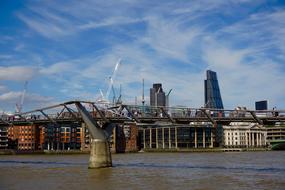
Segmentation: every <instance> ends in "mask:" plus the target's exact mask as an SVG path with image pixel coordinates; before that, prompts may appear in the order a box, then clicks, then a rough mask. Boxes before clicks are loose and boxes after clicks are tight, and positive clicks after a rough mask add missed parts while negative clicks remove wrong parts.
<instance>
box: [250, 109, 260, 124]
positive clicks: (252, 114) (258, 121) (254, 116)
mask: <svg viewBox="0 0 285 190" xmlns="http://www.w3.org/2000/svg"><path fill="white" fill-rule="evenodd" d="M249 113H250V114H251V116H252V117H253V119H254V120H255V121H257V123H258V124H260V125H262V124H263V121H262V120H261V119H259V118H258V117H257V116H256V114H255V112H254V111H249Z"/></svg>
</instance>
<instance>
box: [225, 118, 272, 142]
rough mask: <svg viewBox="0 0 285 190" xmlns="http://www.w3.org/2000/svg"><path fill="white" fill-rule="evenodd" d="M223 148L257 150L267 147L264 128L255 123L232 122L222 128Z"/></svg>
mask: <svg viewBox="0 0 285 190" xmlns="http://www.w3.org/2000/svg"><path fill="white" fill-rule="evenodd" d="M223 131H224V147H226V148H257V147H266V146H267V140H266V138H267V132H266V128H265V127H263V126H262V125H259V124H256V123H247V122H232V123H231V124H230V125H229V126H223Z"/></svg>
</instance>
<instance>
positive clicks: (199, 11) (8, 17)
mask: <svg viewBox="0 0 285 190" xmlns="http://www.w3.org/2000/svg"><path fill="white" fill-rule="evenodd" d="M119 59H121V64H120V66H119V68H118V71H117V74H116V77H115V78H114V89H115V92H116V95H117V96H118V94H119V86H120V85H121V87H122V99H123V101H124V103H128V104H134V103H135V99H137V103H138V104H141V99H142V79H143V78H144V81H145V96H146V97H145V99H146V103H147V104H149V88H151V87H152V84H153V83H162V85H163V90H164V91H165V92H166V93H167V92H168V91H169V90H170V89H173V90H172V92H171V94H170V98H169V99H170V106H177V105H181V106H187V107H201V106H203V105H204V80H205V79H206V70H208V69H210V70H213V71H215V72H217V75H218V80H219V85H220V90H221V96H222V99H223V103H224V107H225V108H227V109H233V108H235V107H237V106H246V107H247V108H249V109H254V102H255V101H259V100H268V103H269V108H270V109H271V108H272V107H274V106H276V107H277V109H278V108H279V109H284V108H285V85H284V83H285V1H275V0H270V1H265V0H227V1H225V0H215V1H213V0H197V1H195V0H193V1H192V0H189V1H183V0H181V1H172V0H156V1H150V0H149V1H144V0H102V1H101V0H81V1H77V0H69V1H64V0H42V1H30V0H26V1H25V0H23V1H17V0H16V1H10V0H0V111H6V112H14V111H15V104H16V103H19V102H20V98H21V94H23V89H24V84H25V81H28V86H27V92H26V96H25V100H24V105H23V111H28V110H31V109H36V108H40V107H44V106H49V105H53V104H57V103H62V102H65V101H69V100H75V99H76V100H91V101H95V100H98V98H100V90H101V91H102V92H103V94H106V91H107V89H108V86H109V82H110V80H109V77H110V76H111V75H112V72H113V70H114V67H115V65H116V63H117V61H118V60H119ZM112 97H113V93H110V96H109V99H112ZM135 97H136V98H135Z"/></svg>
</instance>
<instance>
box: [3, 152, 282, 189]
mask: <svg viewBox="0 0 285 190" xmlns="http://www.w3.org/2000/svg"><path fill="white" fill-rule="evenodd" d="M112 157H113V165H114V167H112V168H104V169H88V168H87V167H88V159H89V155H87V154H86V155H13V156H0V169H1V171H0V189H1V190H10V189H11V190H17V189H20V190H52V189H60V190H73V189H74V190H81V189H83V190H84V189H92V190H94V189H99V190H100V189H124V190H126V189H200V190H202V189H205V190H206V189H251V190H253V189H270V190H271V189H283V190H284V189H285V151H282V152H273V151H272V152H229V153H136V154H113V155H112Z"/></svg>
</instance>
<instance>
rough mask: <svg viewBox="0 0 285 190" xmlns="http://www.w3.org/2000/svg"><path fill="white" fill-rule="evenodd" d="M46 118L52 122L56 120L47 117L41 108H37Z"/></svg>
mask: <svg viewBox="0 0 285 190" xmlns="http://www.w3.org/2000/svg"><path fill="white" fill-rule="evenodd" d="M39 111H40V112H41V113H42V114H43V115H44V116H45V117H46V118H47V119H48V120H50V121H51V122H53V123H56V121H55V120H54V119H52V118H51V117H49V116H48V115H47V114H46V113H45V112H44V111H43V110H39Z"/></svg>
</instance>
